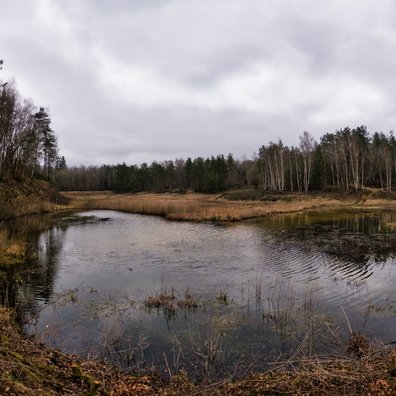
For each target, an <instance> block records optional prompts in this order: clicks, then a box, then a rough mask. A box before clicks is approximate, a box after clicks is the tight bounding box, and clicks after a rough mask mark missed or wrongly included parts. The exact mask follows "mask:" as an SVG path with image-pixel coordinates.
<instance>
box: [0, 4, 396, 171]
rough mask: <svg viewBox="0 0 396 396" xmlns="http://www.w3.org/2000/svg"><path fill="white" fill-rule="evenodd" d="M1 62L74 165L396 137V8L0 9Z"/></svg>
mask: <svg viewBox="0 0 396 396" xmlns="http://www.w3.org/2000/svg"><path fill="white" fill-rule="evenodd" d="M0 59H3V60H4V66H3V70H2V71H0V79H1V80H3V81H5V80H8V79H10V78H15V80H16V84H17V88H18V90H19V92H20V93H21V95H22V96H23V97H27V98H31V99H32V100H33V101H34V103H35V104H36V105H37V106H43V107H47V108H48V109H49V112H50V115H51V118H52V127H53V129H54V131H55V132H56V134H57V135H58V138H59V146H60V153H61V154H62V155H64V156H65V157H66V162H67V164H68V166H74V165H76V166H79V165H81V164H84V165H87V166H88V165H101V164H117V163H122V162H126V163H127V164H141V163H142V162H148V163H149V164H150V163H151V162H153V161H154V160H156V161H158V162H161V161H163V160H174V159H176V158H185V159H186V158H187V157H192V158H196V157H198V156H202V157H208V156H211V155H214V156H216V155H218V154H224V155H227V154H228V153H233V154H234V157H236V158H242V157H243V156H244V155H245V156H246V157H248V158H250V157H252V155H253V153H254V152H257V151H258V148H259V147H261V146H262V145H266V144H268V143H269V142H270V141H277V140H278V138H281V139H282V141H283V142H284V144H286V145H289V146H291V145H298V143H299V136H300V135H301V134H302V133H303V132H304V131H308V132H310V133H311V134H312V135H313V136H314V137H316V138H317V139H318V138H320V137H321V136H322V135H323V134H325V133H327V132H335V131H336V130H337V129H340V128H343V127H346V126H350V127H355V126H358V125H366V126H367V128H368V130H369V131H370V132H375V131H383V132H388V131H389V130H393V129H396V67H395V66H396V2H395V1H394V0H376V1H374V0H359V1H358V0H332V1H325V0H67V1H63V0H13V1H10V0H0Z"/></svg>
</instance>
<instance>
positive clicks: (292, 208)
mask: <svg viewBox="0 0 396 396" xmlns="http://www.w3.org/2000/svg"><path fill="white" fill-rule="evenodd" d="M63 194H64V195H65V196H66V197H67V198H70V199H71V201H70V205H71V206H72V207H73V208H78V209H110V210H119V211H124V212H130V213H139V214H149V215H159V216H163V217H165V218H167V219H172V220H190V221H238V220H244V219H251V218H256V217H260V216H265V215H268V214H271V213H288V212H299V211H302V210H306V209H313V208H317V207H334V206H340V205H345V204H346V203H348V204H352V203H354V201H345V200H339V199H334V198H331V197H330V198H329V197H324V196H323V197H320V196H314V195H303V194H294V195H292V194H290V195H288V196H287V199H285V197H284V196H283V197H282V199H279V200H271V201H263V200H261V201H241V200H238V201H232V200H228V199H225V198H223V197H222V196H221V195H214V194H197V193H187V194H177V193H164V194H155V193H139V194H124V195H117V194H112V193H109V192H91V193H80V192H79V193H77V192H68V193H63Z"/></svg>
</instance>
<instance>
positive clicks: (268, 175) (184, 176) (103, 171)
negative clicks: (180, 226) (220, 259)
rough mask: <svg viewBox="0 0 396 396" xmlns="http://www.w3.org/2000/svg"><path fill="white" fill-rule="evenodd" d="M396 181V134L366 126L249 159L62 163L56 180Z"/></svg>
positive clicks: (139, 184)
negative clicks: (68, 164)
mask: <svg viewBox="0 0 396 396" xmlns="http://www.w3.org/2000/svg"><path fill="white" fill-rule="evenodd" d="M393 180H396V138H395V137H394V135H393V132H389V133H387V134H385V133H382V132H375V133H374V134H370V133H369V132H368V131H367V128H366V127H365V126H360V127H357V128H354V129H351V128H349V127H346V128H343V129H340V130H338V131H336V132H334V133H327V134H325V135H323V136H322V137H321V138H320V141H319V142H317V141H315V140H314V138H313V137H312V136H311V135H310V134H309V133H308V132H304V133H303V134H302V135H301V136H300V138H299V142H298V145H297V146H292V147H287V146H285V145H284V144H283V143H282V141H281V140H279V141H278V142H276V143H274V142H270V143H269V144H268V145H263V146H262V147H260V148H259V149H258V154H257V155H255V156H253V158H251V159H247V158H243V159H235V158H234V157H233V155H232V154H229V155H228V156H226V157H225V156H224V155H217V156H216V157H214V156H212V157H210V158H203V157H198V158H195V159H191V158H187V159H186V160H184V159H182V158H178V159H176V160H174V161H164V162H161V163H158V162H156V161H154V162H153V163H151V164H150V165H148V164H147V163H143V164H142V165H140V166H137V165H127V164H125V163H122V164H117V165H102V166H89V167H86V166H79V167H70V168H68V167H63V168H62V169H60V170H58V171H57V172H56V173H55V177H54V181H55V183H56V184H57V186H58V188H59V189H61V190H112V191H114V192H117V193H123V192H139V191H164V190H193V191H196V192H203V193H216V192H221V191H225V190H229V189H237V188H245V187H249V188H256V189H260V190H272V191H300V192H307V191H309V190H323V189H328V188H337V189H346V190H349V189H353V190H356V191H357V190H360V189H362V188H364V187H368V186H370V187H379V188H382V189H384V190H386V191H391V190H392V187H393V184H394V182H393Z"/></svg>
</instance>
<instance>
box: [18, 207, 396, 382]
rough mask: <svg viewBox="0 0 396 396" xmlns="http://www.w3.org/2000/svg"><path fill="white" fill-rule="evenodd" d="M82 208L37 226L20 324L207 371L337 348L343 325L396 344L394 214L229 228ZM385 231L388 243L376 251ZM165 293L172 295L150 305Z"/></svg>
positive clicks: (78, 342) (281, 219)
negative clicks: (70, 219)
mask: <svg viewBox="0 0 396 396" xmlns="http://www.w3.org/2000/svg"><path fill="white" fill-rule="evenodd" d="M77 215H78V216H80V217H81V218H82V219H85V218H86V216H90V217H89V221H87V222H85V221H81V222H80V223H74V224H72V225H67V223H60V224H58V225H55V226H53V227H51V228H50V229H49V230H47V231H44V232H42V233H41V234H40V236H39V239H38V246H39V254H38V262H37V267H36V270H35V271H34V273H33V274H30V275H29V276H28V277H25V278H26V279H27V281H26V282H25V283H24V284H23V285H22V286H20V287H18V293H19V295H18V301H20V303H21V306H24V308H23V309H24V310H25V312H24V315H25V320H26V329H27V331H28V332H30V333H31V334H36V335H37V336H38V337H39V339H40V340H41V341H43V342H44V343H46V344H47V345H49V346H52V347H57V348H60V349H62V350H63V351H65V352H67V353H75V354H79V355H83V356H85V357H87V358H90V359H103V360H108V361H111V362H113V363H115V364H117V365H119V366H120V367H122V368H123V369H126V370H130V371H132V370H144V369H149V368H152V367H155V368H156V370H159V371H160V372H164V373H165V372H169V371H171V372H173V373H175V372H176V371H177V370H178V369H180V368H182V367H183V368H185V369H186V370H187V371H188V372H190V373H192V374H193V375H195V376H197V377H206V378H208V377H219V376H225V375H228V374H230V373H231V374H234V373H238V374H240V375H244V374H245V373H248V372H250V371H254V370H255V369H262V368H265V366H266V364H267V363H268V362H271V361H274V360H275V359H277V358H279V357H280V356H281V358H282V359H287V358H290V357H294V358H295V359H298V358H300V357H302V356H307V355H312V354H315V353H317V354H320V355H333V354H342V353H344V352H345V347H346V343H347V341H348V335H349V332H350V330H352V331H354V332H357V333H364V334H365V335H366V336H367V337H369V338H370V339H371V341H372V342H374V343H375V342H378V341H381V342H385V343H387V342H393V341H396V326H395V324H396V315H395V312H396V288H395V280H396V262H395V258H394V253H393V248H392V246H394V245H393V239H392V238H394V236H395V234H394V231H393V224H395V223H396V217H395V215H393V214H389V213H387V214H378V213H377V214H374V215H373V214H356V213H346V212H328V213H326V212H322V213H320V214H319V213H315V212H312V213H310V214H298V215H282V216H273V217H268V218H265V219H262V220H260V221H253V222H244V223H235V224H226V225H216V224H197V223H188V222H170V221H167V220H164V219H162V218H158V217H151V216H142V215H133V214H125V213H120V212H113V211H94V212H93V211H91V212H85V213H79V214H77ZM92 216H94V219H93V218H92ZM394 217H395V218H394ZM95 219H101V221H95ZM379 235H380V236H381V238H382V239H380V242H385V244H386V249H385V250H386V251H385V252H384V251H381V249H380V248H379V249H377V250H375V251H373V250H372V249H371V250H370V244H371V243H373V244H374V240H375V238H377V239H378V236H379ZM360 237H364V238H363V240H359V241H360V245H359V243H358V244H357V245H353V243H352V242H353V241H354V240H355V239H356V238H360ZM383 238H385V240H384V239H383ZM362 241H363V242H362ZM377 243H378V241H377ZM343 244H344V245H345V244H346V246H347V249H346V252H345V251H340V249H339V247H340V246H342V245H343ZM349 244H350V248H349ZM354 246H355V247H354ZM356 246H357V247H356ZM373 246H374V245H373ZM395 247H396V246H395ZM366 248H367V249H366ZM353 249H355V250H356V252H355V251H354V250H353ZM344 250H345V246H344ZM382 250H384V249H382ZM395 250H396V249H395ZM161 293H162V294H163V295H167V296H173V297H172V298H171V299H169V300H168V301H167V303H166V304H164V305H160V306H158V307H153V306H148V305H149V304H148V303H147V301H148V300H147V299H148V298H149V297H158V296H160V294H161ZM186 296H187V297H190V301H194V304H192V305H190V306H188V305H187V306H186V304H185V301H186Z"/></svg>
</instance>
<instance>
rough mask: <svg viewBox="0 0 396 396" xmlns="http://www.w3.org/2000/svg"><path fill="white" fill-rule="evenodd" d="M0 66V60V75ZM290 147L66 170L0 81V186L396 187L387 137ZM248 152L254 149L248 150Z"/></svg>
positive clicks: (329, 137) (52, 140)
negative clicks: (31, 181) (14, 181)
mask: <svg viewBox="0 0 396 396" xmlns="http://www.w3.org/2000/svg"><path fill="white" fill-rule="evenodd" d="M2 64H3V62H2V61H1V60H0V69H1V66H2ZM297 143H298V144H297V145H296V146H292V147H288V146H285V145H284V144H283V143H282V140H281V139H279V141H277V142H270V143H269V144H267V145H263V146H261V147H260V148H258V154H257V155H254V156H253V157H252V158H250V159H248V158H242V159H236V158H234V156H233V155H232V154H228V155H227V156H224V155H217V156H216V157H214V156H212V157H210V158H203V157H198V158H195V159H192V158H187V159H182V158H177V159H175V160H169V161H164V162H161V163H158V162H156V161H154V162H152V163H151V164H150V165H149V164H147V163H143V164H141V165H140V166H137V165H127V164H125V163H122V164H117V165H101V166H88V167H86V166H83V165H81V166H79V167H67V166H66V161H65V159H64V158H63V157H59V154H58V142H57V137H56V135H55V133H54V131H53V130H52V129H51V119H50V116H49V115H48V112H47V111H46V109H45V108H43V107H40V108H37V107H36V106H35V105H34V103H33V102H32V100H31V99H24V98H22V97H21V95H20V94H19V92H18V90H17V89H16V84H15V82H14V81H8V82H2V81H1V80H0V178H3V177H4V176H5V175H8V176H11V177H14V178H15V177H21V176H23V177H28V178H43V179H47V180H51V181H52V182H53V183H54V184H55V185H56V186H57V187H58V188H59V189H60V190H64V191H68V190H69V191H70V190H82V191H90V190H91V191H92V190H111V191H114V192H117V193H124V192H140V191H166V190H172V191H174V190H179V191H186V190H193V191H196V192H202V193H217V192H221V191H226V190H230V189H238V188H245V187H248V188H256V189H259V190H271V191H299V192H307V191H309V190H323V189H328V188H337V189H346V190H349V189H353V190H356V191H357V190H360V189H363V188H364V187H379V188H382V189H384V190H386V191H391V190H392V188H393V187H394V183H395V182H394V180H396V138H395V136H394V134H393V131H390V132H388V133H383V132H375V133H369V132H368V131H367V128H366V127H365V126H359V127H356V128H354V129H351V128H349V127H345V128H343V129H340V130H337V131H335V132H334V133H326V134H325V135H323V136H322V137H321V138H320V141H319V142H317V141H315V139H314V138H313V137H312V136H311V135H310V134H309V133H308V132H303V133H302V134H301V136H300V138H299V141H298V142H297ZM252 149H253V150H254V149H255V148H252Z"/></svg>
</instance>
